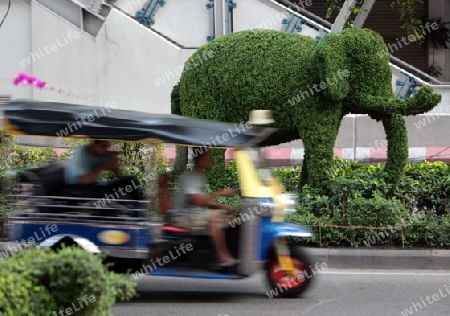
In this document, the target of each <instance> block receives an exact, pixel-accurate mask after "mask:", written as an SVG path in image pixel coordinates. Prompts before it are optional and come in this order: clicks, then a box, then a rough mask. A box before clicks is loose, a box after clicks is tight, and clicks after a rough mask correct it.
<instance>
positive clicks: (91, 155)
mask: <svg viewBox="0 0 450 316" xmlns="http://www.w3.org/2000/svg"><path fill="white" fill-rule="evenodd" d="M119 153H120V150H119V149H117V148H113V147H112V145H111V143H110V142H109V141H106V140H95V141H94V142H93V143H91V144H88V145H85V146H82V147H80V148H79V149H78V150H76V151H75V153H74V154H73V156H72V158H71V159H70V160H68V161H67V162H66V167H65V170H64V179H65V182H66V183H67V184H86V185H94V184H96V183H97V178H98V177H99V176H100V174H101V173H102V172H103V171H111V172H113V173H114V175H115V176H116V178H117V180H115V181H109V182H108V183H106V184H105V185H102V186H101V188H103V189H105V190H106V191H110V192H112V191H113V189H116V190H120V189H121V188H125V187H126V186H128V185H132V186H133V188H134V189H133V190H132V191H131V192H129V194H130V196H132V197H133V198H134V199H137V200H141V199H143V192H142V190H141V189H140V183H139V180H138V179H137V178H136V177H134V176H123V175H122V172H121V170H120V168H119ZM120 191H121V192H123V189H122V190H120ZM127 192H128V191H127ZM115 193H116V192H115ZM124 195H125V194H124Z"/></svg>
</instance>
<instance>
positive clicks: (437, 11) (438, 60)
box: [428, 0, 449, 81]
mask: <svg viewBox="0 0 450 316" xmlns="http://www.w3.org/2000/svg"><path fill="white" fill-rule="evenodd" d="M446 2H447V3H449V1H448V0H432V1H429V2H428V18H429V19H436V18H442V19H443V20H444V21H445V20H446V19H447V16H448V15H446V14H445V12H446V8H445V7H446ZM428 49H429V63H428V64H429V66H430V67H431V65H433V64H435V65H436V66H439V67H441V68H442V73H443V75H442V76H439V77H437V78H436V79H438V80H440V81H446V80H445V77H446V73H447V76H448V71H446V65H445V64H446V63H445V62H446V60H445V59H446V55H447V52H446V50H444V49H435V48H434V47H433V46H432V45H429V48H428ZM447 63H448V62H447ZM447 68H448V66H447Z"/></svg>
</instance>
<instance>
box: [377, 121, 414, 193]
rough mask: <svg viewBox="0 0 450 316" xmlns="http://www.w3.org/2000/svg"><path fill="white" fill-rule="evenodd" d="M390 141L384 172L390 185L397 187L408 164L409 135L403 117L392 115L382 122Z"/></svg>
mask: <svg viewBox="0 0 450 316" xmlns="http://www.w3.org/2000/svg"><path fill="white" fill-rule="evenodd" d="M382 122H383V126H384V130H385V132H386V138H387V141H388V153H387V162H386V165H385V167H384V172H386V173H387V175H388V179H386V180H387V182H388V183H392V184H393V185H394V187H395V185H396V184H397V183H398V182H399V180H400V178H401V177H402V175H403V172H404V169H405V166H406V164H407V162H408V133H407V130H406V124H405V119H404V118H403V116H401V115H398V114H396V115H392V116H390V117H386V118H384V119H383V120H382Z"/></svg>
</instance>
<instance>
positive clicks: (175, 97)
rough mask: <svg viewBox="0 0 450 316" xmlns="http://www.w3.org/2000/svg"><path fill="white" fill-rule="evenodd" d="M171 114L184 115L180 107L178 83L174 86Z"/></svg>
mask: <svg viewBox="0 0 450 316" xmlns="http://www.w3.org/2000/svg"><path fill="white" fill-rule="evenodd" d="M170 112H171V113H172V114H177V115H182V113H181V105H180V83H179V82H178V83H177V84H176V85H174V86H173V89H172V93H171V95H170Z"/></svg>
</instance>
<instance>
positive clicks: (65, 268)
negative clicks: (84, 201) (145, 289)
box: [0, 248, 136, 316]
mask: <svg viewBox="0 0 450 316" xmlns="http://www.w3.org/2000/svg"><path fill="white" fill-rule="evenodd" d="M135 285H136V284H135V283H134V282H132V281H129V280H127V279H126V276H125V275H119V274H115V273H113V272H111V271H108V270H107V268H106V267H105V266H104V265H103V264H102V258H101V257H100V256H96V255H93V254H90V253H88V252H86V251H84V250H82V249H79V248H63V249H62V250H60V251H59V252H54V251H52V250H41V249H39V250H37V249H34V250H26V251H22V252H20V253H19V254H17V255H15V256H13V257H12V258H9V259H7V260H4V261H1V262H0V315H1V316H32V315H36V316H46V315H48V316H53V315H55V313H56V314H58V313H59V310H64V311H66V312H65V313H66V314H67V315H69V314H70V313H69V312H67V311H68V309H69V308H70V309H71V310H72V312H73V315H80V316H82V315H86V316H109V315H112V314H111V313H110V308H111V307H112V306H113V305H114V303H115V302H116V301H117V300H129V299H130V298H132V297H133V296H135V295H136V292H135V289H134V288H135ZM77 310H78V311H77ZM75 311H77V312H75ZM58 315H59V314H58Z"/></svg>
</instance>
